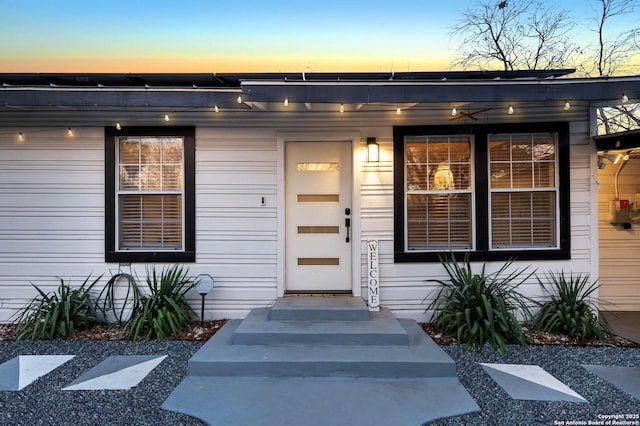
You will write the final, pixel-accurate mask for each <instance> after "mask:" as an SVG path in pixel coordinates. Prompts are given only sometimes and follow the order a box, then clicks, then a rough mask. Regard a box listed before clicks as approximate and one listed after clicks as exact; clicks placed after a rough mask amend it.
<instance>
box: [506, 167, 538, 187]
mask: <svg viewBox="0 0 640 426" xmlns="http://www.w3.org/2000/svg"><path fill="white" fill-rule="evenodd" d="M512 167H513V168H512V169H511V182H512V185H511V187H512V188H533V164H532V163H513V166H512Z"/></svg>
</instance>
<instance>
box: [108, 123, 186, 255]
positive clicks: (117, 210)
mask: <svg viewBox="0 0 640 426" xmlns="http://www.w3.org/2000/svg"><path fill="white" fill-rule="evenodd" d="M127 137H128V136H122V137H116V138H115V141H116V145H117V146H116V149H115V156H116V158H115V164H116V167H115V180H114V182H115V200H114V201H115V232H116V235H115V246H116V247H115V249H116V251H117V252H121V253H137V252H139V253H146V252H149V251H154V252H169V253H171V252H183V251H185V238H186V232H185V220H186V217H185V216H186V215H185V212H186V210H185V198H186V197H185V184H184V181H183V183H182V190H181V191H175V190H167V191H142V190H139V191H130V190H127V191H120V143H121V141H122V139H124V138H127ZM135 137H136V138H149V139H153V138H156V139H157V138H162V137H163V136H154V135H149V136H135ZM179 138H180V140H181V143H182V171H183V174H184V170H185V167H186V165H185V156H184V149H185V147H184V143H185V142H184V137H182V136H180V137H179ZM140 161H141V159H140V157H138V164H140ZM162 161H163V159H162V151H160V163H161V164H162ZM162 179H163V175H162V173H160V182H161V183H162ZM121 195H180V199H181V205H180V208H181V209H182V212H181V217H182V220H181V224H180V228H181V236H180V241H181V245H180V248H162V247H153V248H148V247H140V248H121V247H120V224H121V220H120V196H121ZM163 220H164V219H163Z"/></svg>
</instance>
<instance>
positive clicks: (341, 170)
mask: <svg viewBox="0 0 640 426" xmlns="http://www.w3.org/2000/svg"><path fill="white" fill-rule="evenodd" d="M285 158H286V163H285V169H286V170H285V173H286V174H285V180H286V182H285V185H286V225H285V232H286V247H285V251H286V256H285V262H286V265H285V268H286V271H285V289H286V291H287V292H294V293H295V292H298V293H304V292H326V293H331V292H351V290H352V285H351V244H352V243H351V229H350V224H351V142H287V143H286V148H285ZM348 225H349V226H348Z"/></svg>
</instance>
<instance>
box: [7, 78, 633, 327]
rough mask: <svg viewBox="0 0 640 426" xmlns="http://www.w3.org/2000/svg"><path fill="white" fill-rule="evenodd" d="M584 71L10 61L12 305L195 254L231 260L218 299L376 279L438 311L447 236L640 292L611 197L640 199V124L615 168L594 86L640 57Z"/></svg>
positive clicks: (491, 264) (392, 297)
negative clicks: (168, 68)
mask: <svg viewBox="0 0 640 426" xmlns="http://www.w3.org/2000/svg"><path fill="white" fill-rule="evenodd" d="M570 73H571V70H557V71H527V72H445V73H395V74H393V73H313V74H295V73H275V74H255V73H254V74H223V75H220V74H136V75H133V74H47V75H45V74H0V82H1V83H2V87H1V88H0V288H1V289H2V291H1V292H0V321H10V320H11V317H12V315H14V314H15V312H16V311H17V310H18V309H20V308H21V307H22V306H24V305H25V304H26V302H27V301H28V300H30V299H31V298H33V297H34V296H35V295H36V292H35V289H34V288H33V287H32V286H31V285H30V283H34V284H37V285H38V286H40V287H41V288H43V289H46V290H54V289H55V288H56V287H57V285H58V283H59V280H58V278H56V277H60V278H63V279H65V281H69V282H72V283H73V282H76V283H81V282H82V281H83V280H84V278H86V277H87V276H88V275H90V274H92V275H93V276H98V275H100V274H105V275H104V278H103V280H104V281H105V282H106V280H107V278H108V277H109V276H111V275H113V274H115V273H117V272H120V271H124V272H134V273H137V274H138V275H144V273H145V268H146V267H147V266H150V265H156V266H157V267H162V266H163V265H170V264H176V263H178V264H184V265H185V266H187V267H188V268H189V272H190V274H191V275H193V276H196V275H199V274H210V275H211V276H212V277H214V279H215V287H214V289H213V291H211V293H209V294H208V295H207V298H206V313H205V316H206V318H240V317H244V316H245V315H246V314H247V312H248V311H249V310H250V309H252V308H256V307H262V306H267V305H271V304H272V303H273V302H274V300H275V299H276V298H278V297H282V296H284V295H287V294H309V293H311V294H315V293H320V294H326V293H328V294H351V295H355V296H362V297H364V298H365V299H367V298H368V297H369V291H370V290H369V286H370V285H371V286H372V287H371V288H372V290H371V291H372V296H373V297H374V299H377V302H379V303H380V304H381V305H382V306H385V307H388V308H390V309H391V310H393V311H394V312H395V313H396V314H397V315H398V316H401V317H410V318H414V319H417V320H424V319H427V318H428V314H429V313H425V307H426V305H427V304H428V302H429V294H430V292H431V291H432V290H433V289H434V288H435V287H434V286H435V284H434V283H432V282H429V281H427V280H430V279H438V278H443V274H444V270H443V268H442V266H441V265H440V263H439V262H438V254H439V253H447V252H450V251H453V252H455V253H458V254H460V255H462V254H464V253H466V252H469V253H470V258H471V260H472V261H473V262H477V265H478V266H479V265H480V264H481V263H486V264H487V268H488V269H489V270H492V269H493V270H495V269H497V268H499V267H500V266H501V265H502V264H503V262H504V261H506V260H508V259H510V258H516V259H517V260H516V261H515V262H514V264H513V268H525V267H528V268H529V271H533V270H537V271H538V272H539V273H540V274H541V273H543V272H549V271H553V272H557V271H565V272H573V273H583V274H585V273H586V274H589V275H590V277H591V279H592V280H594V281H595V280H596V279H598V278H599V279H600V281H599V282H600V286H601V287H600V295H606V299H607V301H610V302H612V303H613V304H614V306H613V309H617V310H639V309H640V283H639V281H638V278H637V277H638V276H640V266H638V262H637V260H638V253H640V233H638V231H637V230H636V228H637V224H633V223H631V222H630V223H631V224H630V227H629V228H627V227H626V226H620V225H619V224H613V225H612V224H611V223H609V222H610V221H609V205H610V203H609V201H610V199H612V198H616V196H617V197H618V198H623V197H626V198H625V199H627V200H630V203H632V204H633V205H632V206H631V209H634V208H637V206H638V204H640V200H638V198H637V197H638V195H636V194H638V193H640V180H639V177H640V164H638V163H640V161H639V160H638V158H637V156H636V154H635V151H633V148H635V147H638V146H640V142H639V141H638V140H637V138H635V139H634V138H633V137H632V136H631V137H628V138H627V139H625V144H626V143H627V140H628V145H625V146H624V147H622V148H624V149H628V151H629V153H630V154H631V155H630V157H629V159H628V161H627V162H626V164H625V169H624V171H620V172H618V173H616V170H617V169H616V168H615V167H614V165H613V164H609V165H607V167H605V168H604V169H600V168H599V167H598V164H599V162H600V163H601V162H602V158H603V157H602V155H599V154H598V151H600V153H601V154H604V153H605V151H606V152H614V151H616V150H618V151H619V150H620V149H621V147H620V146H616V139H615V136H610V137H600V139H598V137H597V129H596V117H595V107H596V106H598V105H606V104H616V103H620V99H622V97H623V96H625V97H626V98H628V99H630V102H633V101H634V100H636V101H637V100H638V99H640V77H621V78H596V79H577V78H570ZM625 137H626V136H625ZM597 141H599V142H598V143H600V145H602V147H604V148H602V147H600V148H599V147H597ZM599 160H600V161H599ZM616 174H617V175H618V176H616ZM616 179H618V180H619V185H618V183H615V182H616ZM614 186H615V187H616V191H614V190H613V188H614ZM634 206H635V207H634ZM620 241H624V245H621V244H618V243H619V242H620ZM523 292H524V293H525V294H527V295H528V296H532V297H537V296H540V295H541V290H540V288H539V285H538V283H537V281H536V280H535V279H531V280H529V282H527V284H526V285H525V286H524V287H523ZM192 297H193V300H194V303H197V301H198V300H199V296H198V295H197V294H196V293H195V292H194V294H193V295H192ZM374 302H375V301H374ZM194 306H197V305H194Z"/></svg>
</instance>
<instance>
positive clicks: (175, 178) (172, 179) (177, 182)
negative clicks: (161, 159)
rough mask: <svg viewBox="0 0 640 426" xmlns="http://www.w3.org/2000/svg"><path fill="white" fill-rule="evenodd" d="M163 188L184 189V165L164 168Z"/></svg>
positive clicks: (167, 189) (168, 189)
mask: <svg viewBox="0 0 640 426" xmlns="http://www.w3.org/2000/svg"><path fill="white" fill-rule="evenodd" d="M162 189H164V190H165V191H171V190H180V189H182V166H164V167H163V168H162Z"/></svg>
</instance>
